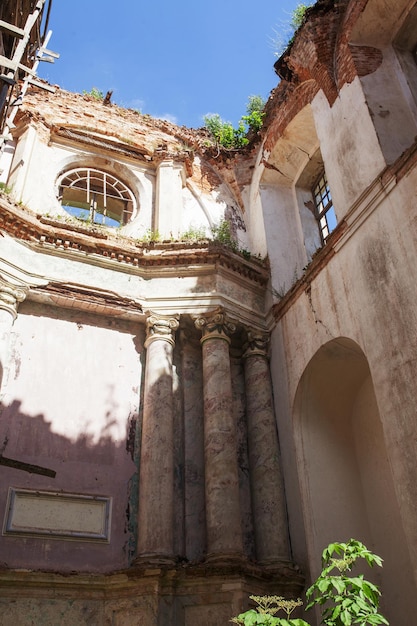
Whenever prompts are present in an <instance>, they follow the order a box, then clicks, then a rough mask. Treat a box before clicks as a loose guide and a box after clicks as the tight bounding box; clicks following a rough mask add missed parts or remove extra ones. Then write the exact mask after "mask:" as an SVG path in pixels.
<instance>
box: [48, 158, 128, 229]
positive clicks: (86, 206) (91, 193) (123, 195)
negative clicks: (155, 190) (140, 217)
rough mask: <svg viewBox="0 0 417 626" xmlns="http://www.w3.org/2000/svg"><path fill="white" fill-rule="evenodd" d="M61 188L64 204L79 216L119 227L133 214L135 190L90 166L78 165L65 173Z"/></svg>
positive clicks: (69, 210)
mask: <svg viewBox="0 0 417 626" xmlns="http://www.w3.org/2000/svg"><path fill="white" fill-rule="evenodd" d="M58 187H59V200H60V202H61V204H62V207H63V208H64V209H65V211H67V213H69V214H70V215H72V216H73V217H76V218H77V219H80V220H83V221H87V222H91V223H93V224H101V225H103V226H110V227H118V226H123V225H124V224H126V223H127V222H128V221H129V220H130V218H131V217H132V214H133V210H134V207H135V198H134V195H133V193H132V192H131V191H130V189H129V188H128V187H127V186H126V185H125V184H124V183H123V182H122V181H120V180H119V179H117V178H116V177H115V176H112V175H111V174H109V173H108V172H104V171H101V170H96V169H93V168H90V167H84V168H76V169H73V170H71V171H69V172H66V173H65V174H64V176H63V177H62V178H61V180H60V181H59V185H58Z"/></svg>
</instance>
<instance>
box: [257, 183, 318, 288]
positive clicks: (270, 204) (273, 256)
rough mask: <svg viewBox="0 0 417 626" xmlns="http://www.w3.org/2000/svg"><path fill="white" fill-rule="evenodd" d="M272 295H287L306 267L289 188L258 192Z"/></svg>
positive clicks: (273, 187)
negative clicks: (264, 225)
mask: <svg viewBox="0 0 417 626" xmlns="http://www.w3.org/2000/svg"><path fill="white" fill-rule="evenodd" d="M260 195H261V199H262V208H263V215H264V220H265V224H266V240H267V245H268V255H269V259H270V263H271V280H272V289H273V292H274V291H276V292H277V293H278V294H280V295H281V296H282V295H283V294H284V293H286V292H287V291H288V290H289V289H290V288H291V286H292V285H293V284H294V283H295V282H296V280H297V278H298V277H299V276H300V275H301V273H302V270H303V267H304V266H305V265H307V255H306V251H305V248H304V246H303V234H302V230H301V222H300V216H299V212H298V205H297V203H296V200H295V193H294V190H293V189H292V188H288V187H281V186H278V185H266V184H263V185H262V186H261V188H260Z"/></svg>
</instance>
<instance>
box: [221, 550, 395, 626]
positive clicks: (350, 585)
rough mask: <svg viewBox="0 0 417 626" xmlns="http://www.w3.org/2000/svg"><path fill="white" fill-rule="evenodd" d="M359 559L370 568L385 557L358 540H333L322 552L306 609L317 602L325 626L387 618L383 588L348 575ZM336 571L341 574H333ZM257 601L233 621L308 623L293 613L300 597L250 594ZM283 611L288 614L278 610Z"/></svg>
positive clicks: (265, 625) (364, 625)
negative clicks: (382, 610) (383, 612)
mask: <svg viewBox="0 0 417 626" xmlns="http://www.w3.org/2000/svg"><path fill="white" fill-rule="evenodd" d="M358 559H362V560H364V561H365V562H366V563H367V564H368V565H369V566H370V567H373V566H374V565H377V566H378V567H381V566H382V559H381V557H379V556H378V555H376V554H373V553H372V552H371V551H370V550H368V549H367V547H366V546H364V544H363V543H361V542H360V541H357V540H356V539H350V541H348V542H347V543H331V544H329V545H328V546H327V548H326V549H325V550H324V551H323V554H322V572H321V574H320V576H319V577H318V578H317V580H316V581H315V582H314V583H313V584H312V585H311V587H310V588H309V589H308V590H307V592H306V596H307V599H308V600H309V603H308V605H307V610H308V609H311V608H313V607H314V606H316V605H318V606H319V607H320V608H321V611H322V622H321V623H322V624H326V626H354V625H357V626H380V625H382V624H385V625H387V624H388V621H387V620H386V619H385V617H384V616H383V615H381V614H380V613H379V612H378V607H379V599H380V595H381V593H380V591H379V589H378V587H377V585H374V584H373V583H371V582H369V581H367V580H365V578H364V576H363V575H362V574H360V575H359V576H348V574H347V572H350V571H351V569H352V567H353V566H354V565H355V563H356V561H358ZM335 570H336V571H337V572H338V573H336V574H335V573H334V572H335ZM250 597H251V599H252V600H254V601H255V602H256V603H257V605H258V606H257V607H256V608H255V609H250V610H249V611H246V612H245V613H241V614H240V615H238V616H237V617H234V618H233V619H232V620H231V622H233V623H235V624H242V625H243V626H255V625H259V626H309V623H308V622H306V621H305V620H303V619H299V618H292V617H291V614H292V612H293V611H294V610H295V609H296V608H297V607H298V606H301V605H302V602H301V600H300V599H298V600H287V599H285V598H282V597H280V596H260V597H259V596H250ZM281 610H282V611H284V612H285V613H286V614H287V616H286V617H278V616H277V615H276V613H278V612H279V611H281Z"/></svg>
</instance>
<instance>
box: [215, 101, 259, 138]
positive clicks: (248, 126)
mask: <svg viewBox="0 0 417 626" xmlns="http://www.w3.org/2000/svg"><path fill="white" fill-rule="evenodd" d="M264 106H265V100H264V99H263V98H262V97H261V96H249V99H248V103H247V105H246V113H247V114H246V115H243V116H242V117H241V118H240V120H239V123H238V126H237V128H234V126H233V124H231V123H230V122H226V121H225V120H223V119H222V118H221V117H220V115H219V114H218V113H209V114H208V115H205V116H204V125H205V127H206V128H207V129H208V130H209V131H210V133H211V135H212V136H213V138H214V139H215V140H216V142H217V143H218V144H220V145H221V146H223V147H224V148H227V149H237V148H243V147H244V146H246V145H247V144H248V143H249V140H248V138H247V134H248V132H249V131H250V130H251V131H253V132H258V131H259V130H260V129H261V127H262V123H263V118H264V115H265V114H264V113H263V109H264Z"/></svg>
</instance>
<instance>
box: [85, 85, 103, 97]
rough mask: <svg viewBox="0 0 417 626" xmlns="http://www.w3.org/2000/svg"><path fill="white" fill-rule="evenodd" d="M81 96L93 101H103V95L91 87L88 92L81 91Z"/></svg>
mask: <svg viewBox="0 0 417 626" xmlns="http://www.w3.org/2000/svg"><path fill="white" fill-rule="evenodd" d="M83 96H90V98H94V100H104V93H103V92H102V91H100V89H98V88H97V87H92V88H91V90H90V91H83Z"/></svg>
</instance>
